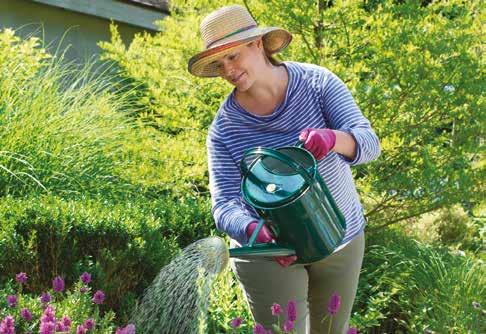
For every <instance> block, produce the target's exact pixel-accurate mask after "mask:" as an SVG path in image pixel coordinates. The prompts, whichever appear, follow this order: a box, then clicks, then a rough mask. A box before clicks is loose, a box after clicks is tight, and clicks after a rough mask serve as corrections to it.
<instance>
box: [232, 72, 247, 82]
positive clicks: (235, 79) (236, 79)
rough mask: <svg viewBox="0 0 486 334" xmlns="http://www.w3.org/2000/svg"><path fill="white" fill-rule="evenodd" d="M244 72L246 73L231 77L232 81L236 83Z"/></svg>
mask: <svg viewBox="0 0 486 334" xmlns="http://www.w3.org/2000/svg"><path fill="white" fill-rule="evenodd" d="M243 74H244V73H241V74H240V75H239V76H237V77H236V78H234V79H231V82H232V83H234V84H235V83H236V82H237V81H238V80H240V78H241V77H242V76H243Z"/></svg>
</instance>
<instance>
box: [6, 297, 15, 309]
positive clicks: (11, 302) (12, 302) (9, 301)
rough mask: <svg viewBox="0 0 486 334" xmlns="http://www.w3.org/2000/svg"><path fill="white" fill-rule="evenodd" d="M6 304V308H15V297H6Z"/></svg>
mask: <svg viewBox="0 0 486 334" xmlns="http://www.w3.org/2000/svg"><path fill="white" fill-rule="evenodd" d="M7 304H8V307H15V306H17V296H16V295H8V296H7Z"/></svg>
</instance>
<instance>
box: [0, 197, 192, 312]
mask: <svg viewBox="0 0 486 334" xmlns="http://www.w3.org/2000/svg"><path fill="white" fill-rule="evenodd" d="M191 205H192V204H191V203H187V204H185V205H184V204H182V205H180V206H176V205H174V204H173V203H172V204H170V203H164V202H163V201H158V202H155V203H153V206H152V207H150V206H146V207H143V206H137V205H133V204H131V203H127V204H110V203H108V202H102V201H95V200H84V201H74V200H69V201H68V200H64V199H61V198H58V197H53V196H45V197H35V198H29V199H23V200H19V199H14V198H11V197H7V198H3V199H2V202H1V204H0V221H1V222H2V224H1V227H0V282H5V281H6V280H8V278H10V277H12V275H14V274H15V273H17V272H20V271H24V272H29V273H30V276H31V277H32V283H31V284H30V285H29V289H30V290H31V291H36V292H40V291H41V289H42V288H43V287H44V286H46V285H47V284H48V283H49V282H50V280H51V278H52V277H54V276H56V275H62V276H65V277H67V278H68V280H67V282H66V283H67V284H68V285H71V284H72V283H73V282H72V281H70V280H69V278H70V277H77V276H78V275H79V274H80V273H81V272H82V271H85V270H86V271H90V272H92V273H93V275H94V277H95V278H96V281H97V282H98V283H97V284H99V286H98V288H101V289H103V290H104V291H105V292H106V295H107V300H108V301H109V302H108V303H107V305H108V306H109V307H112V308H114V309H116V310H118V311H120V308H122V307H123V306H125V305H124V303H132V302H133V299H134V298H135V296H136V295H137V294H138V293H141V292H142V290H143V289H144V288H145V287H146V286H147V285H148V284H149V283H150V282H151V280H152V279H153V277H155V275H156V274H157V273H158V271H159V270H160V268H161V267H162V266H163V265H164V264H166V263H167V262H168V261H169V259H170V258H172V257H173V256H174V254H175V253H176V252H177V250H178V249H179V245H178V244H177V242H176V239H178V238H180V239H181V240H180V242H186V243H187V242H188V240H193V239H192V238H194V236H193V235H192V234H191V233H194V229H195V228H196V229H197V226H198V224H202V222H201V221H195V222H193V221H190V217H191V214H192V216H196V214H193V213H191V211H198V209H197V207H194V206H191ZM154 206H157V207H158V211H156V210H154V211H156V213H155V214H154V213H152V209H153V207H154ZM185 213H188V214H185ZM180 214H181V215H183V217H184V219H186V221H184V220H183V219H180V218H178V215H180ZM199 214H200V215H202V214H201V213H199ZM165 219H167V221H166V220H165ZM184 229H186V232H184Z"/></svg>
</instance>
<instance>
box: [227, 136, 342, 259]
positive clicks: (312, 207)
mask: <svg viewBox="0 0 486 334" xmlns="http://www.w3.org/2000/svg"><path fill="white" fill-rule="evenodd" d="M301 145H302V144H301V143H300V144H298V145H296V146H289V147H282V148H279V149H269V148H264V147H257V148H253V149H250V150H247V151H245V153H244V155H243V158H242V159H241V163H240V169H241V172H242V182H241V191H242V194H243V198H244V199H245V201H246V202H247V203H249V204H250V205H251V206H252V207H253V208H255V210H256V211H257V213H258V214H259V215H260V217H261V219H260V221H259V224H258V226H257V228H256V229H255V231H254V232H253V234H252V235H251V236H250V238H249V241H248V244H247V245H244V246H242V247H238V248H232V249H230V250H229V256H230V257H238V258H250V257H255V256H288V255H297V261H296V263H311V262H315V261H319V260H321V259H323V258H325V257H326V256H328V255H330V254H331V253H332V252H333V251H334V250H335V249H336V247H338V246H339V245H340V244H341V241H342V239H343V237H344V233H345V231H346V223H345V219H344V216H343V215H342V213H341V211H340V210H339V209H338V207H337V206H336V203H335V202H334V199H333V198H332V196H331V193H330V192H329V189H328V188H327V186H326V184H325V183H324V181H323V180H322V178H321V176H320V175H319V171H318V170H317V161H316V160H315V158H314V156H313V155H312V154H311V153H310V152H309V151H307V150H305V149H304V148H302V147H301ZM264 224H265V225H266V226H267V227H268V228H269V229H270V231H271V232H272V233H273V235H274V236H275V239H276V242H274V243H258V244H255V240H256V237H257V235H258V232H259V231H260V229H261V228H262V226H263V225H264Z"/></svg>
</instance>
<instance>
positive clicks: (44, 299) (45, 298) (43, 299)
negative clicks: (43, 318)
mask: <svg viewBox="0 0 486 334" xmlns="http://www.w3.org/2000/svg"><path fill="white" fill-rule="evenodd" d="M40 301H41V303H42V304H47V303H49V302H50V301H51V295H50V294H48V293H47V292H45V293H43V294H42V295H41V297H40Z"/></svg>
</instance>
